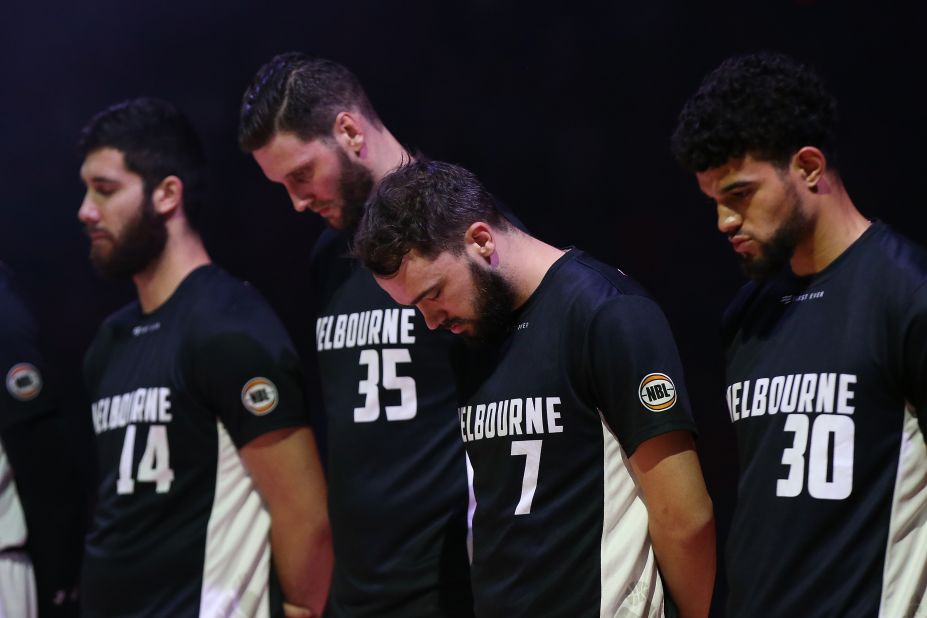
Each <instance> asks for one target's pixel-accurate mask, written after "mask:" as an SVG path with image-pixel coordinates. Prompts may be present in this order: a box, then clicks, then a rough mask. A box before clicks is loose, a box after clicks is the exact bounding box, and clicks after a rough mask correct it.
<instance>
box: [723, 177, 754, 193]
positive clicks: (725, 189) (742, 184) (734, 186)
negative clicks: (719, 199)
mask: <svg viewBox="0 0 927 618" xmlns="http://www.w3.org/2000/svg"><path fill="white" fill-rule="evenodd" d="M752 184H753V181H752V180H735V181H734V182H732V183H730V184H727V185H724V186H723V187H721V193H722V194H723V193H730V192H731V191H734V190H735V189H740V188H742V187H749V186H750V185H752Z"/></svg>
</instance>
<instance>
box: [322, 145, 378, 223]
mask: <svg viewBox="0 0 927 618" xmlns="http://www.w3.org/2000/svg"><path fill="white" fill-rule="evenodd" d="M335 151H336V152H337V153H338V159H339V160H340V161H341V178H339V180H338V185H339V187H340V189H341V221H340V222H339V225H337V226H334V225H333V226H332V227H337V229H342V230H353V229H356V228H357V224H358V223H360V220H361V217H362V216H363V215H364V204H366V203H367V198H368V197H370V192H371V191H372V190H373V174H371V173H370V170H368V169H367V168H366V167H364V166H363V165H361V164H360V163H357V162H356V161H352V160H351V158H350V157H348V155H347V153H346V152H345V151H344V150H342V149H341V148H337V147H336V148H335Z"/></svg>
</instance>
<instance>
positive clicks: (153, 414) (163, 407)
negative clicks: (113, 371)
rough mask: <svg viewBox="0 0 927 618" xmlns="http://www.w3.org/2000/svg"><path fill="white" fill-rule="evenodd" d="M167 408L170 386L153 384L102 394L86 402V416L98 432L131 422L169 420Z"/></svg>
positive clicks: (169, 398)
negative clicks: (97, 398)
mask: <svg viewBox="0 0 927 618" xmlns="http://www.w3.org/2000/svg"><path fill="white" fill-rule="evenodd" d="M170 409H171V389H169V388H167V387H164V386H154V387H151V388H137V389H135V390H134V391H131V392H128V393H123V394H121V395H113V396H112V397H104V398H103V399H100V400H98V401H96V402H94V403H92V404H91V405H90V416H91V418H92V419H93V429H94V431H95V432H96V433H98V434H100V433H103V432H104V431H109V430H112V429H122V428H123V427H125V426H126V425H129V424H133V423H170V422H171V421H172V420H174V417H173V415H171V413H170V412H168V410H170Z"/></svg>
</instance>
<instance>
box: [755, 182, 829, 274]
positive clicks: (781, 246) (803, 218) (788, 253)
mask: <svg viewBox="0 0 927 618" xmlns="http://www.w3.org/2000/svg"><path fill="white" fill-rule="evenodd" d="M786 195H787V198H788V200H789V202H790V206H791V208H790V210H789V214H788V215H787V216H786V218H785V220H783V221H782V223H781V224H780V225H779V227H778V228H776V231H775V232H773V235H772V236H771V237H770V238H769V240H765V241H760V240H756V239H754V240H756V243H757V244H758V245H759V247H760V251H759V254H758V255H756V256H750V257H746V258H745V259H744V261H743V263H742V264H741V268H742V269H743V271H744V274H746V275H747V276H748V277H750V278H751V279H754V280H762V279H766V278H767V277H769V276H770V275H772V274H773V273H776V272H778V271H779V270H781V269H782V268H784V267H785V265H786V264H788V263H789V260H791V259H792V255H793V254H794V253H795V248H796V247H798V243H800V242H801V241H802V240H803V239H804V238H805V237H806V236H807V235H808V234H809V233H810V232H811V228H812V221H811V219H810V218H809V217H808V215H806V214H805V211H804V209H803V208H802V200H801V197H800V196H799V195H798V191H797V190H796V189H795V187H793V186H791V185H787V189H786Z"/></svg>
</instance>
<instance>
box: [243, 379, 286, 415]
mask: <svg viewBox="0 0 927 618" xmlns="http://www.w3.org/2000/svg"><path fill="white" fill-rule="evenodd" d="M241 403H242V405H244V406H245V407H246V408H248V411H249V412H251V413H252V414H256V415H258V416H264V415H265V414H270V413H271V412H273V410H274V408H276V407H277V387H276V386H274V383H273V382H271V381H270V380H268V379H267V378H252V379H251V380H248V383H247V384H245V387H244V388H243V389H241Z"/></svg>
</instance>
